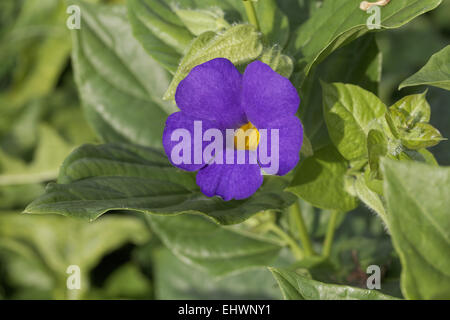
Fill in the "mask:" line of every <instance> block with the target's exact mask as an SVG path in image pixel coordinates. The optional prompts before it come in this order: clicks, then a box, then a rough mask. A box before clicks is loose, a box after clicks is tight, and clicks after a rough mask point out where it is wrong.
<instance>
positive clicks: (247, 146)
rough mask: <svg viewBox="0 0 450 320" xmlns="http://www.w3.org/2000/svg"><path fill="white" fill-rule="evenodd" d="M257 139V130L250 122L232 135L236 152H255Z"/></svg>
mask: <svg viewBox="0 0 450 320" xmlns="http://www.w3.org/2000/svg"><path fill="white" fill-rule="evenodd" d="M259 138H260V137H259V131H258V129H256V127H255V126H254V125H253V124H252V123H251V122H248V123H246V124H244V125H243V126H242V127H240V128H239V129H238V130H237V131H236V133H235V134H234V147H235V148H236V150H256V149H257V148H258V144H259Z"/></svg>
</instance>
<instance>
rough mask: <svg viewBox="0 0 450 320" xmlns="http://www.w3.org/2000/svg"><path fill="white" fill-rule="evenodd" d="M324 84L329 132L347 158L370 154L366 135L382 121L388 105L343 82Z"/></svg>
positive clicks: (324, 102)
mask: <svg viewBox="0 0 450 320" xmlns="http://www.w3.org/2000/svg"><path fill="white" fill-rule="evenodd" d="M322 87H323V109H324V116H325V122H326V124H327V128H328V133H329V134H330V138H331V140H332V141H333V143H334V145H335V146H336V147H337V149H338V150H339V152H340V153H341V154H342V156H343V157H344V158H346V159H347V160H354V159H359V158H363V157H367V135H368V133H369V131H370V130H371V129H377V128H379V125H380V124H381V123H383V121H384V120H385V119H384V114H385V113H386V110H387V109H386V106H385V105H384V104H383V103H382V102H381V101H380V99H378V97H377V96H375V95H374V94H373V93H371V92H369V91H366V90H364V89H362V88H360V87H358V86H355V85H350V84H342V83H333V84H327V83H322Z"/></svg>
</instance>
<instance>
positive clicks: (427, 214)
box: [382, 160, 450, 299]
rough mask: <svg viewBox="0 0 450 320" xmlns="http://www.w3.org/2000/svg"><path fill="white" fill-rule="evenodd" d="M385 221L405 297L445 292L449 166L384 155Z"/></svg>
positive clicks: (448, 284)
mask: <svg viewBox="0 0 450 320" xmlns="http://www.w3.org/2000/svg"><path fill="white" fill-rule="evenodd" d="M382 165H383V169H384V178H385V183H384V194H385V197H386V200H387V207H388V212H389V215H388V221H389V223H388V226H389V230H390V232H391V234H392V239H393V242H394V246H395V249H396V250H397V252H398V253H399V256H400V259H401V263H402V267H403V270H402V276H401V287H402V292H403V294H404V296H405V297H406V298H408V299H448V298H450V271H449V268H448V266H449V265H450V255H449V254H448V253H449V252H450V218H449V207H450V197H449V196H448V195H449V194H450V169H449V168H443V167H441V168H439V167H435V166H429V165H426V164H419V163H415V162H410V161H408V162H397V161H392V160H385V161H384V162H383V163H382Z"/></svg>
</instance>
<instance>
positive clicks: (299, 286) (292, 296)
mask: <svg viewBox="0 0 450 320" xmlns="http://www.w3.org/2000/svg"><path fill="white" fill-rule="evenodd" d="M269 270H270V271H271V272H272V274H273V276H274V277H275V279H276V280H277V282H278V285H279V286H280V289H281V292H282V293H283V297H284V299H285V300H397V298H394V297H391V296H388V295H385V294H382V293H380V292H378V291H376V290H367V289H360V288H355V287H350V286H343V285H336V284H328V283H323V282H319V281H315V280H312V279H309V278H306V277H305V276H302V275H299V274H297V273H296V272H294V271H288V270H282V269H275V268H269Z"/></svg>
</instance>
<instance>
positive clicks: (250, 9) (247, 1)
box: [243, 0, 260, 31]
mask: <svg viewBox="0 0 450 320" xmlns="http://www.w3.org/2000/svg"><path fill="white" fill-rule="evenodd" d="M243 1H244V6H245V12H246V13H247V17H248V21H250V23H251V24H252V25H254V26H255V27H256V29H257V30H258V31H259V30H260V27H259V21H258V17H257V15H256V11H255V7H254V5H253V0H243Z"/></svg>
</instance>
